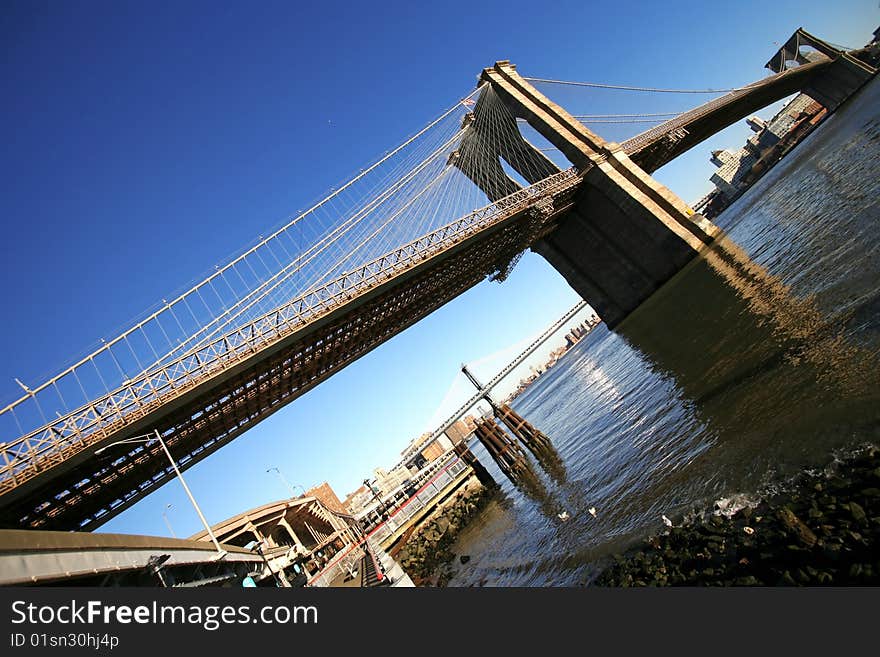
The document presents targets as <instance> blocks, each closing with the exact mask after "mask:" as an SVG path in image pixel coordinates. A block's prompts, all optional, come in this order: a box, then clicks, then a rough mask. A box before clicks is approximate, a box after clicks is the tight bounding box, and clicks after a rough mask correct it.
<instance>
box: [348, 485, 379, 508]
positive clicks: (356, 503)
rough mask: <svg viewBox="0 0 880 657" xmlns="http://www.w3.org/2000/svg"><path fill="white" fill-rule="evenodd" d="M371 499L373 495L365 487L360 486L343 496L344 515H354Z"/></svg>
mask: <svg viewBox="0 0 880 657" xmlns="http://www.w3.org/2000/svg"><path fill="white" fill-rule="evenodd" d="M372 497H373V494H372V493H371V492H370V490H369V489H368V488H367V487H366V486H361V487H360V488H358V489H357V490H355V491H354V492H351V493H349V494H348V495H346V496H345V499H344V500H343V502H342V506H344V507H345V509H346V513H350V514H352V515H355V514H357V513H358V512H359V511H360V510H361V509H363V508H364V506H366V504H367V502H369V501H370V500H371V499H372Z"/></svg>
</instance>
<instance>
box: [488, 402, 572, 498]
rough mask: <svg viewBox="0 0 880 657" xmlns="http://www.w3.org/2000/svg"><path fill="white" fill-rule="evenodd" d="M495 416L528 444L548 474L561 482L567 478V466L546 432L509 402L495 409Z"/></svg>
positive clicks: (528, 447)
mask: <svg viewBox="0 0 880 657" xmlns="http://www.w3.org/2000/svg"><path fill="white" fill-rule="evenodd" d="M495 417H497V418H498V419H499V420H501V421H502V422H503V423H504V426H506V427H507V429H508V430H509V431H510V433H512V434H513V435H514V436H516V437H517V439H519V442H520V443H522V444H523V445H525V446H526V448H527V449H528V450H529V451H530V452H531V453H532V454H533V455H534V456H535V458H536V459H537V460H538V463H540V464H541V467H542V468H544V470H546V472H547V474H549V475H550V476H551V477H553V478H554V479H556V480H557V481H559V482H560V483H561V482H562V481H563V480H564V479H565V466H564V465H563V463H562V459H561V458H559V454H558V453H557V452H556V449H554V447H553V443H551V442H550V439H549V438H548V437H547V436H546V434H544V433H543V432H542V431H540V430H539V429H538V428H537V427H535V426H534V425H532V424H531V423H529V422H528V421H527V420H526V419H525V418H524V417H523V416H522V415H520V414H519V413H517V412H516V411H515V410H513V409H512V408H511V407H510V406H508V405H507V404H502V405H501V406H498V407H497V408H496V409H495Z"/></svg>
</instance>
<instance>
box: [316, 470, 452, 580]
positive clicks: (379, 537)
mask: <svg viewBox="0 0 880 657" xmlns="http://www.w3.org/2000/svg"><path fill="white" fill-rule="evenodd" d="M469 467H470V466H469V465H468V464H467V463H465V462H464V461H462V460H461V459H460V458H458V457H457V456H456V457H453V458H452V459H450V461H449V463H448V464H447V465H445V466H444V467H443V468H441V469H440V470H439V471H438V472H437V474H436V475H434V476H433V477H432V478H431V479H430V480H429V481H428V482H427V483H425V484H424V485H423V486H422V487H421V488H419V490H417V491H416V493H415V494H414V495H413V496H412V497H410V498H409V499H408V500H407V501H406V502H404V503H403V504H401V505H400V506H399V507H397V508H396V509H395V510H394V511H393V512H392V513H391V515H390V516H389V517H388V518H387V519H386V520H385V521H383V522H382V523H380V524H379V525H377V526H376V527H374V528H373V529H372V530H371V531H370V532H369V533H368V534H367V535H366V536H364V537H363V538H362V539H361V540H360V541H359V542H358V543H354V544H352V545H351V546H349V547H348V549H346V550H343V551H341V552H340V553H339V554H337V555H336V556H335V557H334V558H333V559H331V560H330V563H328V564H327V565H326V566H325V567H324V569H323V570H321V571H320V572H319V573H318V574H317V575H315V576H313V577H312V578H311V579H310V580H309V581H308V582H307V583H306V586H329V585H330V583H331V582H333V581H334V580H335V579H336V578H337V577H339V576H340V575H341V574H343V573H345V572H352V569H353V568H355V566H356V565H357V564H358V563H359V562H360V560H361V559H363V558H364V556H365V552H364V549H363V547H362V545H363V544H364V543H365V542H368V545H367V546H368V549H369V550H370V551H371V552H373V554H375V555H376V557H378V558H379V559H380V560H381V561H382V562H383V563H384V562H385V561H386V559H385V558H383V557H388V555H387V554H386V553H385V551H384V550H382V548H381V547H380V545H381V543H382V541H383V540H385V539H386V538H388V536H390V535H391V534H393V533H394V532H395V531H397V530H398V529H400V527H402V526H403V525H404V524H405V523H406V522H407V521H408V520H409V519H410V518H412V517H413V516H415V515H416V514H417V513H418V512H419V511H421V510H422V509H424V508H425V507H426V506H428V505H430V504H431V502H432V501H433V500H434V498H435V497H437V495H439V493H440V492H441V491H442V490H443V489H444V488H446V487H447V486H448V485H449V484H450V483H452V482H453V481H454V480H455V479H456V477H458V475H460V474H461V473H462V472H463V471H464V470H466V469H468V468H469ZM388 558H390V557H388Z"/></svg>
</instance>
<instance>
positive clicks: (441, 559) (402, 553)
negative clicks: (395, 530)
mask: <svg viewBox="0 0 880 657" xmlns="http://www.w3.org/2000/svg"><path fill="white" fill-rule="evenodd" d="M496 491H497V488H495V487H486V486H483V485H482V484H481V483H479V481H477V479H476V477H472V478H471V479H469V480H468V481H467V482H466V484H465V485H464V486H463V487H462V488H460V489H459V490H458V491H456V492H455V493H454V494H453V495H452V496H451V497H450V498H449V499H447V500H445V501H444V502H443V504H442V505H441V507H440V508H438V509H437V510H436V511H435V512H434V513H433V514H432V515H431V516H429V517H428V518H426V519H425V520H423V521H422V523H421V525H420V526H419V527H418V529H416V530H415V531H414V532H413V533H412V534H411V535H410V536H409V538H408V539H407V541H406V543H405V544H404V545H403V546H402V547H401V548H400V550H399V551H397V552H396V556H395V558H396V559H397V562H398V563H399V564H400V565H401V567H402V568H403V569H404V571H406V574H407V575H409V576H410V578H411V579H412V580H413V583H414V584H415V585H416V586H445V585H446V582H447V581H448V580H449V577H450V574H449V569H448V567H447V566H448V565H449V563H450V562H451V561H452V559H453V558H454V557H455V555H454V554H453V553H452V552H451V551H450V549H449V548H450V547H451V546H452V544H453V543H454V542H455V539H456V538H457V537H458V533H459V532H460V531H461V530H462V529H463V528H464V527H465V526H466V525H467V524H468V522H470V520H471V519H472V518H473V517H474V516H475V515H476V514H477V513H478V512H479V511H480V510H481V509H482V508H483V507H485V506H486V504H487V503H488V502H489V500H490V499H491V498H492V497H493V495H494V494H495V492H496ZM462 558H463V559H466V558H467V557H462Z"/></svg>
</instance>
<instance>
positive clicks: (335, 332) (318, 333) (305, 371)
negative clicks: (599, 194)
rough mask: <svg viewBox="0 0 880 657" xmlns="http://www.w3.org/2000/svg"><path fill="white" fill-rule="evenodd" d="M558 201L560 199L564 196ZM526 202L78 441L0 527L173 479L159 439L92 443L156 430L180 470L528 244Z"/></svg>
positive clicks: (125, 502) (3, 501)
mask: <svg viewBox="0 0 880 657" xmlns="http://www.w3.org/2000/svg"><path fill="white" fill-rule="evenodd" d="M557 206H558V207H560V208H565V207H567V204H566V203H565V202H564V198H558V199H557ZM534 226H535V221H534V218H533V215H532V213H530V212H529V211H528V210H525V211H522V212H518V213H515V214H513V215H512V216H509V217H508V218H507V219H505V220H504V221H502V222H500V223H498V224H496V225H494V226H492V227H490V228H488V229H486V230H484V231H482V232H480V233H478V234H476V235H474V236H472V237H471V238H469V239H466V240H464V241H463V242H460V243H458V244H455V245H454V246H453V247H451V248H449V249H446V250H444V251H443V252H442V253H440V254H439V255H436V256H434V257H432V258H427V259H425V260H423V261H422V262H420V264H417V265H415V266H414V267H412V268H410V269H407V270H405V271H404V272H403V273H402V274H400V275H398V276H395V277H393V278H391V279H390V280H388V281H386V282H384V283H382V284H379V285H376V286H375V287H373V288H372V289H371V290H370V291H369V292H368V293H366V294H363V295H361V296H359V297H357V298H356V299H354V300H353V301H352V302H350V303H348V304H347V305H344V306H342V307H340V308H338V309H336V310H335V311H333V312H330V313H328V314H327V315H326V316H324V317H322V318H321V319H320V320H318V321H316V322H313V323H312V324H310V325H308V327H307V328H306V329H303V330H302V331H300V332H298V333H294V334H293V335H291V336H289V337H288V338H286V339H285V340H283V341H281V342H280V343H278V344H277V345H276V346H275V347H274V348H272V349H270V350H267V351H268V352H269V353H266V352H265V351H264V352H259V353H257V354H254V355H253V356H252V357H251V358H249V359H248V360H245V361H244V362H243V363H241V364H240V365H239V366H237V367H231V368H227V369H224V370H222V371H220V372H219V373H217V374H215V375H214V376H212V377H211V378H210V379H209V380H207V381H205V382H204V383H202V384H201V385H199V386H196V387H195V388H193V389H191V390H189V391H188V392H187V393H186V394H183V395H180V396H179V397H177V398H176V399H175V400H174V401H173V402H170V403H165V404H163V405H161V406H160V407H158V408H156V409H155V410H154V411H153V412H152V413H149V414H146V415H144V416H143V417H141V418H140V419H138V420H135V421H133V422H129V423H127V424H125V425H124V426H123V427H122V428H120V429H119V430H117V431H114V432H112V434H110V436H109V437H107V438H104V439H103V440H100V439H99V440H96V441H94V442H93V444H92V445H87V446H82V445H79V446H78V447H79V449H78V451H76V452H75V453H71V454H70V455H67V456H66V458H56V459H54V461H55V463H54V464H50V466H49V467H47V468H46V469H45V470H44V471H43V472H42V473H40V474H39V475H37V476H34V477H32V478H30V479H27V480H26V481H24V482H23V483H21V484H20V485H18V486H16V487H15V488H12V490H11V491H9V492H6V493H5V494H3V495H2V497H0V527H6V528H30V529H44V530H45V529H52V530H77V529H82V530H92V529H94V528H96V527H98V526H100V525H101V524H103V523H104V522H106V521H107V520H109V519H110V518H112V517H114V516H115V515H117V514H118V513H120V512H121V511H122V510H124V509H126V508H128V507H129V506H131V505H132V504H134V503H135V502H136V501H138V500H140V499H142V498H143V497H144V496H145V495H147V494H149V493H150V492H152V491H153V490H155V489H156V488H158V487H159V486H161V485H162V484H164V483H166V482H167V481H169V480H170V479H171V478H173V477H174V473H173V470H172V469H171V467H170V465H169V463H168V460H167V458H166V457H165V456H164V454H163V453H162V449H161V447H160V445H159V444H158V443H152V444H148V445H146V446H142V445H138V446H136V447H137V449H134V450H132V449H131V448H132V445H121V446H118V447H112V448H110V449H108V450H107V452H106V454H107V455H106V456H105V457H104V458H103V459H99V458H97V457H96V456H95V453H94V450H95V449H96V448H100V447H101V446H102V445H107V444H109V443H111V442H113V441H117V440H120V439H124V438H126V437H128V436H133V435H136V434H144V433H148V432H151V431H153V430H154V429H156V430H158V431H159V432H160V433H161V434H162V435H163V436H164V440H165V443H166V444H167V445H168V448H169V450H170V452H171V454H172V456H173V458H174V459H175V461H177V462H178V463H179V464H180V466H181V468H186V467H189V466H190V465H192V464H194V463H196V462H198V461H199V460H201V459H203V458H205V457H206V456H208V455H209V454H211V453H213V452H214V451H216V450H217V449H219V448H220V447H222V446H223V445H226V444H227V443H229V442H230V441H231V440H233V439H234V438H236V437H237V436H239V435H240V434H242V433H243V432H245V431H246V430H247V429H249V428H250V427H251V426H253V425H255V424H257V423H258V422H259V421H261V420H262V419H264V418H266V417H268V416H269V415H271V414H272V413H274V412H276V411H277V410H279V409H281V408H282V407H283V406H285V405H286V404H288V403H290V402H291V401H293V400H294V399H296V398H297V397H299V396H300V395H302V394H304V393H305V392H307V391H308V390H310V389H312V388H313V387H315V386H316V385H318V384H319V383H320V382H321V381H323V380H325V379H327V378H329V377H330V376H332V375H333V374H335V373H336V372H338V371H339V370H341V369H342V368H344V367H345V366H346V365H349V364H350V363H352V362H354V361H355V360H357V359H358V358H360V357H361V356H363V355H365V354H366V353H368V352H369V351H370V350H372V349H374V348H375V347H377V346H379V345H380V344H382V343H383V342H385V341H386V340H388V339H389V338H391V337H392V336H394V335H396V334H397V333H399V332H401V331H403V330H404V329H405V328H407V327H408V326H411V325H412V324H414V323H415V322H417V321H419V320H420V319H422V318H423V317H425V316H427V315H429V314H430V313H431V312H433V311H434V310H436V309H437V308H439V307H440V306H442V305H443V304H445V303H447V302H448V301H450V300H451V299H454V298H455V297H457V296H458V295H460V294H461V293H463V292H464V291H466V290H468V289H469V288H471V287H473V286H474V285H476V284H477V283H479V282H480V281H482V280H484V279H485V278H486V277H487V276H488V275H490V274H492V273H493V272H497V271H498V270H499V268H500V267H503V266H504V263H506V262H509V261H510V260H511V258H513V257H514V256H515V254H517V253H519V252H521V251H522V250H523V249H525V248H527V246H528V244H529V241H530V240H531V239H532V235H533V232H534ZM61 456H65V455H64V454H62V455H61Z"/></svg>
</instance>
